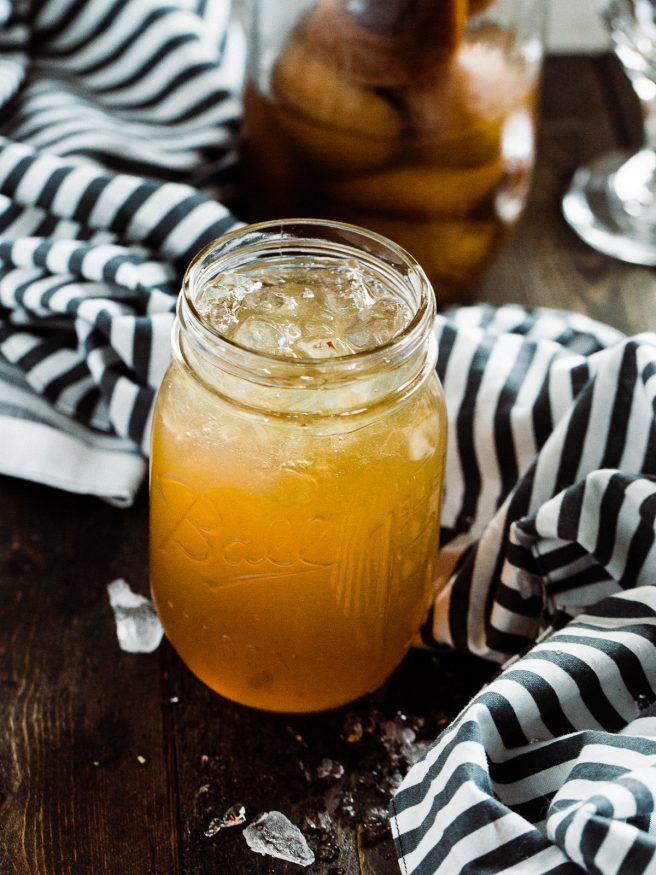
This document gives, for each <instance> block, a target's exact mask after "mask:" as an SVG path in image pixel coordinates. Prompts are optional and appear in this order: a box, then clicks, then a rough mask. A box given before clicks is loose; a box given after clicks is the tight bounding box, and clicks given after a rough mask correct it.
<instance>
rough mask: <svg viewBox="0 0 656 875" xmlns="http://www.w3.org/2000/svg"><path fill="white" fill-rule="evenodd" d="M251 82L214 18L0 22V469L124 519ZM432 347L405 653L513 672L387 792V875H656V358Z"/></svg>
mask: <svg viewBox="0 0 656 875" xmlns="http://www.w3.org/2000/svg"><path fill="white" fill-rule="evenodd" d="M243 60H244V49H243V40H242V39H241V36H240V34H239V30H238V28H236V27H235V26H234V24H233V23H232V19H231V16H230V8H229V2H228V0H178V2H177V4H174V3H172V2H169V3H165V2H163V0H43V2H41V3H39V4H36V3H30V2H28V0H13V2H12V0H0V472H1V473H5V474H10V475H15V476H20V477H24V478H30V479H33V480H37V481H40V482H44V483H49V484H51V485H54V486H58V487H60V488H64V489H69V490H72V491H77V492H82V493H89V494H94V495H99V496H102V497H103V498H105V499H107V500H110V501H113V502H115V503H117V504H122V505H127V504H130V503H131V502H132V501H133V500H134V497H135V494H136V492H137V490H138V488H139V486H140V484H141V483H142V481H143V478H144V474H145V467H146V462H145V457H146V453H147V441H148V431H149V423H150V416H151V410H152V404H153V399H154V395H155V392H156V390H157V387H158V385H159V382H160V380H161V378H162V375H163V373H164V370H165V368H166V366H167V364H168V358H169V334H170V329H171V325H172V321H173V309H174V304H175V296H176V294H177V290H178V288H179V284H180V278H181V273H182V271H183V270H184V267H185V266H186V264H187V262H188V261H189V259H190V257H191V256H192V255H193V254H194V253H195V252H196V251H197V250H198V249H200V248H201V246H203V245H204V244H205V243H207V242H209V241H210V240H212V239H213V238H215V237H217V236H219V235H220V234H221V233H223V232H224V231H226V230H228V229H229V228H231V227H233V226H234V225H235V224H236V221H237V220H236V219H235V218H234V217H233V215H232V213H231V211H230V209H229V208H228V206H226V204H229V203H230V197H231V195H232V194H233V184H234V183H233V179H234V176H233V170H234V166H235V152H236V150H235V145H236V137H237V127H238V120H239V113H240V105H239V89H240V85H241V77H242V74H243ZM436 331H437V334H438V338H439V344H440V353H439V361H438V371H439V373H440V376H441V378H442V381H443V383H444V386H445V391H446V396H447V406H448V409H449V415H450V426H449V428H450V436H449V439H450V444H449V457H448V465H447V477H446V493H445V504H444V513H443V529H442V540H443V544H444V557H445V565H448V564H449V562H450V563H451V565H452V568H451V571H450V572H447V571H445V572H444V575H443V580H442V581H441V588H440V590H439V593H438V595H437V596H436V599H435V603H434V606H433V609H432V611H431V614H430V617H429V619H428V621H427V623H426V624H425V627H424V629H423V630H422V636H423V640H424V643H425V644H426V646H444V645H448V646H450V647H455V648H460V649H463V650H468V651H470V652H472V653H475V654H478V655H479V656H483V657H485V658H488V659H491V660H494V661H496V662H498V663H504V662H506V661H508V660H511V662H510V663H509V664H508V665H507V667H506V668H505V670H504V671H503V672H502V673H501V674H500V675H499V676H498V678H497V679H496V680H495V681H494V682H493V683H492V684H490V685H489V686H488V687H487V688H486V689H484V690H483V691H482V692H481V693H480V694H479V695H478V696H477V697H476V698H475V699H474V700H473V701H472V703H471V704H470V705H469V706H468V707H467V708H466V709H465V710H464V711H463V712H462V714H461V715H460V716H459V717H458V718H457V720H456V721H455V722H454V723H453V724H452V726H450V727H449V728H448V729H447V730H446V731H445V732H444V733H443V735H441V736H440V738H439V739H437V741H436V742H435V744H434V745H433V747H432V748H431V749H430V750H429V751H428V752H427V754H426V756H425V757H424V758H423V759H422V760H421V761H420V762H419V763H417V764H416V765H415V766H414V767H413V769H412V770H411V771H410V773H409V774H408V776H407V778H406V780H405V782H404V784H403V785H402V787H401V788H400V790H399V791H398V793H397V795H396V797H395V799H394V801H393V806H392V825H393V831H394V836H395V841H396V846H397V850H398V854H399V859H400V863H401V869H402V871H403V872H404V873H406V875H409V873H421V875H433V873H438V872H439V873H448V875H452V873H460V872H463V873H464V872H468V873H492V872H495V873H505V875H511V873H512V875H529V873H533V875H542V873H545V875H546V873H570V872H572V873H573V872H579V871H581V870H582V869H583V870H584V871H588V872H591V873H593V872H594V873H604V875H606V873H608V875H610V873H613V875H614V873H631V875H639V873H648V872H654V871H656V838H655V836H656V822H655V820H656V819H655V818H654V816H653V811H654V801H655V799H656V779H655V778H654V775H655V774H656V772H654V764H655V763H656V725H655V724H656V717H655V716H653V713H652V704H653V703H654V701H655V700H656V649H655V646H656V599H655V596H654V593H656V589H655V588H654V586H653V583H654V581H655V580H656V547H655V546H654V540H655V539H654V532H655V515H656V480H655V475H656V430H655V425H654V391H655V390H656V376H655V375H656V336H655V335H651V334H644V335H640V336H638V337H635V338H625V337H624V336H622V335H621V334H620V333H619V332H616V331H614V330H613V329H610V328H607V327H605V326H603V325H600V324H598V323H595V322H593V321H591V320H589V319H586V318H584V317H582V316H578V315H576V314H570V313H561V312H554V311H550V310H544V309H537V310H534V311H532V312H528V311H527V310H525V309H522V308H521V307H516V306H506V307H501V308H496V309H495V308H491V307H487V306H485V305H479V306H473V307H462V308H457V309H455V310H453V311H451V312H448V313H444V314H442V315H441V316H440V317H439V319H438V322H437V327H436ZM536 639H537V640H539V642H540V643H538V644H537V645H536V644H535V643H534V642H535V641H536ZM520 653H524V655H523V656H522V657H521V658H519V659H517V654H520ZM426 695H427V696H430V695H431V691H429V690H427V691H426Z"/></svg>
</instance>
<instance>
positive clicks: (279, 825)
mask: <svg viewBox="0 0 656 875" xmlns="http://www.w3.org/2000/svg"><path fill="white" fill-rule="evenodd" d="M244 838H245V839H246V844H247V845H248V847H249V848H250V849H251V850H252V851H255V853H256V854H266V855H268V856H269V857H278V859H280V860H287V861H288V862H289V863H296V864H297V865H298V866H310V865H312V863H314V853H313V852H312V850H311V849H310V847H309V845H308V843H307V841H306V840H305V836H304V835H303V833H302V832H301V831H300V829H299V828H298V827H297V826H294V824H293V823H292V822H291V821H290V820H289V819H288V818H286V817H285V815H284V814H282V813H281V812H280V811H267V812H266V813H265V814H261V815H260V816H259V817H258V818H257V820H254V821H253V823H251V824H250V825H249V826H247V827H246V829H245V830H244Z"/></svg>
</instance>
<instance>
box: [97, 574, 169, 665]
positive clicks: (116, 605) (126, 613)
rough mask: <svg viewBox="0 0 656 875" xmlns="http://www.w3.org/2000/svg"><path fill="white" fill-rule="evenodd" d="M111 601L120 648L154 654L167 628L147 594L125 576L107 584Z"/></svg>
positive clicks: (129, 651) (127, 651) (131, 651)
mask: <svg viewBox="0 0 656 875" xmlns="http://www.w3.org/2000/svg"><path fill="white" fill-rule="evenodd" d="M107 593H108V594H109V603H110V605H111V606H112V610H113V611H114V619H115V621H116V636H117V638H118V643H119V647H120V648H121V650H124V651H125V652H126V653H152V652H153V650H157V648H158V647H159V644H160V641H161V640H162V635H163V634H164V630H163V629H162V626H161V624H160V622H159V618H158V617H157V614H156V613H155V609H154V608H153V603H152V602H151V601H150V599H147V598H146V597H145V596H142V595H139V593H136V592H132V590H131V589H130V585H129V584H128V583H127V582H126V581H125V580H122V579H118V580H114V581H112V583H110V584H108V586H107Z"/></svg>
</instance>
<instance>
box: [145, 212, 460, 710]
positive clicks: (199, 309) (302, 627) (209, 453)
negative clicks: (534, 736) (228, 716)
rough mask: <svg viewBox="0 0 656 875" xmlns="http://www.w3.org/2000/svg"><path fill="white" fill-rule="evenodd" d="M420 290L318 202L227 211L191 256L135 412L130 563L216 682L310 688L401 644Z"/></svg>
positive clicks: (417, 467)
mask: <svg viewBox="0 0 656 875" xmlns="http://www.w3.org/2000/svg"><path fill="white" fill-rule="evenodd" d="M434 308H435V304H434V295H433V291H432V289H431V287H430V284H429V283H428V281H427V279H426V276H425V274H424V272H423V271H422V269H421V268H420V267H419V266H418V265H417V263H416V262H415V261H414V259H413V258H412V257H410V256H409V255H408V254H407V253H406V252H404V251H403V250H402V249H400V248H399V247H397V246H396V245H394V244H392V243H391V242H390V241H388V240H385V238H382V237H379V236H378V235H376V234H373V233H371V232H367V231H364V230H362V229H359V228H355V227H353V226H349V225H343V224H339V223H330V222H320V221H311V220H308V221H305V220H303V221H300V220H289V221H283V222H275V223H270V224H261V225H254V226H249V227H247V228H244V229H241V230H239V231H237V232H233V233H232V234H229V235H227V236H226V237H224V238H222V239H221V240H219V241H217V242H216V243H214V244H211V245H210V246H208V247H207V248H206V249H204V250H203V251H202V252H201V253H199V255H198V256H197V257H196V258H195V259H194V261H193V262H192V263H191V265H190V267H189V270H188V271H187V274H186V277H185V281H184V286H183V290H182V293H181V295H180V299H179V306H178V318H177V321H176V327H175V330H174V344H173V346H174V349H173V361H172V364H171V366H170V368H169V370H168V372H167V374H166V376H165V378H164V381H163V383H162V387H161V390H160V394H159V397H158V401H157V405H156V410H155V416H154V424H153V438H152V456H151V511H150V512H151V542H150V575H151V588H152V593H153V598H154V601H155V604H156V607H157V610H158V613H159V616H160V619H161V621H162V624H163V626H164V629H165V631H166V634H167V636H168V638H169V640H170V641H171V643H172V644H173V646H174V648H175V649H176V650H177V652H178V653H179V655H180V656H181V658H182V659H183V660H184V661H185V663H186V664H187V665H188V666H189V668H190V669H191V670H192V671H193V672H194V673H195V674H196V675H197V676H198V677H199V678H201V679H202V680H203V681H204V682H205V683H206V684H208V685H209V686H210V687H211V688H213V689H214V690H216V691H217V692H218V693H221V694H222V695H224V696H227V697H228V698H230V699H233V700H235V701H238V702H241V703H243V704H246V705H251V706H254V707H258V708H263V709H268V710H274V711H295V712H300V711H317V710H322V709H326V708H331V707H334V706H337V705H341V704H343V703H345V702H348V701H351V700H353V699H355V698H357V697H359V696H361V695H363V694H364V693H367V692H370V691H372V690H374V689H376V688H377V687H378V686H380V685H381V684H382V683H383V682H384V681H385V679H386V678H387V677H388V676H389V674H390V673H391V672H392V671H393V670H394V669H395V668H396V666H397V665H398V664H399V662H400V661H401V659H402V658H403V656H404V654H405V653H406V652H407V650H408V649H409V647H410V645H411V643H412V640H413V637H414V636H415V634H416V633H417V631H418V629H419V626H420V624H421V621H422V619H423V618H424V617H425V615H426V611H427V609H428V605H429V603H430V599H431V595H432V591H433V583H434V577H435V565H436V559H437V548H438V530H439V514H440V501H441V492H442V480H443V472H444V459H445V445H446V413H445V406H444V399H443V393H442V388H441V386H440V383H439V380H438V378H437V375H436V372H435V361H436V354H437V353H436V341H435V336H434V333H433V331H432V328H433V323H434V314H435V309H434ZM386 319H387V323H386ZM244 326H247V330H246V329H244ZM367 332H369V333H367Z"/></svg>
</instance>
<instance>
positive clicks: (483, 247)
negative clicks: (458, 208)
mask: <svg viewBox="0 0 656 875" xmlns="http://www.w3.org/2000/svg"><path fill="white" fill-rule="evenodd" d="M351 221H353V222H356V223H357V224H359V225H361V226H363V227H365V228H370V229H371V230H372V231H377V232H378V233H379V234H383V235H385V237H389V238H390V240H394V241H395V242H396V243H398V244H399V245H400V246H403V248H404V249H407V250H408V252H409V253H410V254H411V255H413V256H414V257H415V258H416V259H417V261H418V262H419V264H421V266H422V267H423V268H424V270H425V271H426V273H427V274H428V276H429V277H430V279H431V281H432V282H433V283H434V285H435V294H436V298H437V302H438V306H439V305H441V304H445V303H447V302H449V301H451V300H454V299H455V297H456V293H457V292H458V290H460V289H461V288H462V287H463V286H464V285H465V284H466V283H467V282H469V281H470V280H471V279H472V278H473V277H474V276H476V275H477V274H478V273H480V272H481V271H482V270H483V269H484V268H485V267H486V266H487V264H488V263H489V261H490V259H491V257H492V255H493V254H494V252H495V250H496V248H497V246H498V244H499V243H500V241H501V239H502V238H503V231H502V230H500V229H499V226H498V224H497V223H496V222H492V221H483V220H480V221H478V220H469V219H454V220H452V221H446V220H440V219H434V220H431V221H426V220H425V219H423V220H413V219H405V218H401V217H399V218H392V217H388V216H377V215H373V214H371V215H368V214H365V213H360V214H353V216H352V217H351Z"/></svg>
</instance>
